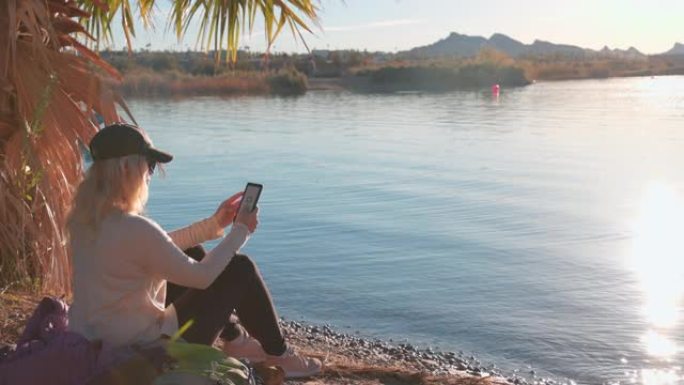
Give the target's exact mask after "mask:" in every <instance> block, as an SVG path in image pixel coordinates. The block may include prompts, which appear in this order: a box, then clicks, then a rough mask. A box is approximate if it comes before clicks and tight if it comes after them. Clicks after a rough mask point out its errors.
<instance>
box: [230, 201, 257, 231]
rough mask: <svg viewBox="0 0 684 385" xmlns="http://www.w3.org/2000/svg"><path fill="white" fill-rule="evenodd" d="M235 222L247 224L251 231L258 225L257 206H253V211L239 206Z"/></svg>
mask: <svg viewBox="0 0 684 385" xmlns="http://www.w3.org/2000/svg"><path fill="white" fill-rule="evenodd" d="M235 223H242V224H243V225H245V226H247V229H249V232H250V233H253V232H254V231H255V230H256V228H257V225H259V207H255V208H254V211H249V210H248V209H247V208H246V207H242V208H240V212H239V213H238V214H237V217H236V218H235Z"/></svg>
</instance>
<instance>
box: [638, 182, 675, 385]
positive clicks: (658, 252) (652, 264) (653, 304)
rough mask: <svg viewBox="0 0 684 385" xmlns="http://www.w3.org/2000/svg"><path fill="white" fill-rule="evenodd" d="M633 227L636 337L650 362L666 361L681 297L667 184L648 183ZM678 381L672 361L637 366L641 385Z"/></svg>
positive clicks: (671, 192) (671, 200) (670, 191)
mask: <svg viewBox="0 0 684 385" xmlns="http://www.w3.org/2000/svg"><path fill="white" fill-rule="evenodd" d="M634 230H635V237H634V243H633V249H632V252H633V255H632V266H633V268H634V271H635V272H636V274H637V275H638V277H639V280H640V282H641V288H642V290H643V301H644V303H643V314H644V317H645V319H646V320H647V322H648V325H649V326H648V330H645V332H644V335H643V337H642V342H643V346H644V350H645V352H646V353H647V354H648V355H649V356H650V357H652V359H653V361H655V362H659V363H663V364H666V363H670V362H672V360H673V359H674V358H675V357H676V356H677V354H678V353H679V352H680V351H681V347H680V346H678V345H677V343H676V341H675V340H674V339H673V337H675V335H674V333H675V331H676V327H677V326H678V324H679V323H680V322H681V319H680V318H681V314H680V313H681V309H680V308H681V303H682V299H683V296H684V201H683V200H682V197H681V196H680V195H679V194H678V193H677V191H676V190H674V189H673V188H671V187H670V186H668V185H665V184H662V183H653V184H651V185H649V187H648V189H647V190H646V192H645V194H644V197H643V199H642V202H641V205H640V216H639V219H638V221H637V223H636V226H635V229H634ZM673 364H675V363H673ZM665 366H668V365H665ZM682 380H684V377H683V376H682V375H681V370H680V368H678V367H676V366H669V367H667V368H658V369H654V368H648V369H643V370H642V371H641V382H642V383H644V384H647V385H656V384H658V385H660V384H663V385H664V384H676V383H680V381H682Z"/></svg>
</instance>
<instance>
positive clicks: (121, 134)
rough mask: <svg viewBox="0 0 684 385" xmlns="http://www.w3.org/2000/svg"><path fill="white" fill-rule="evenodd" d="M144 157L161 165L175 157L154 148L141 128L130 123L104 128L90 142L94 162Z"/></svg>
mask: <svg viewBox="0 0 684 385" xmlns="http://www.w3.org/2000/svg"><path fill="white" fill-rule="evenodd" d="M136 154H137V155H143V156H145V157H147V159H151V160H154V161H156V162H159V163H168V162H170V161H171V160H172V159H173V155H171V154H169V153H167V152H164V151H160V150H158V149H156V148H154V147H152V143H151V142H150V141H149V140H148V139H147V138H146V137H145V135H143V134H142V131H141V130H140V128H138V127H136V126H134V125H132V124H128V123H115V124H110V125H109V126H106V127H103V128H102V129H101V130H100V131H98V132H97V134H95V136H93V139H91V140H90V155H91V156H92V157H93V160H104V159H112V158H120V157H122V156H126V155H136Z"/></svg>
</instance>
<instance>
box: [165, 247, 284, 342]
mask: <svg viewBox="0 0 684 385" xmlns="http://www.w3.org/2000/svg"><path fill="white" fill-rule="evenodd" d="M185 253H186V254H187V255H189V256H190V257H191V258H193V259H195V260H197V261H199V260H201V259H202V258H203V257H204V256H205V255H206V253H205V251H204V248H202V246H195V247H193V248H190V249H188V250H185ZM171 303H173V306H174V307H175V308H176V314H177V316H178V326H179V327H182V326H183V325H184V324H185V323H186V322H188V321H189V320H193V324H192V326H191V327H190V328H189V329H188V330H187V331H186V332H185V334H183V339H185V340H186V341H188V342H193V343H200V344H207V345H211V344H213V343H214V341H216V338H218V337H219V335H220V336H221V337H222V338H224V339H227V340H232V339H234V338H236V337H238V336H239V335H240V334H241V333H242V331H241V328H243V327H244V329H245V330H247V332H249V334H250V335H252V337H254V338H256V339H257V340H258V341H259V342H260V343H261V346H262V347H263V348H264V351H265V352H266V353H268V354H271V355H280V354H282V353H284V352H285V349H286V345H285V339H284V338H283V334H282V332H281V331H280V327H279V326H278V316H277V314H276V311H275V309H274V307H273V301H272V300H271V295H270V294H269V292H268V288H266V284H265V283H264V280H263V279H262V277H261V274H260V273H259V269H257V267H256V265H255V264H254V262H252V260H251V259H249V257H247V256H246V255H242V254H236V255H235V256H234V257H233V259H232V260H231V261H230V263H229V264H228V266H226V268H225V269H224V270H223V271H222V272H221V274H219V276H218V277H217V278H216V280H215V281H214V282H213V283H212V284H211V285H209V287H208V288H206V289H204V290H200V289H190V288H186V287H182V286H178V285H175V284H173V283H171V282H168V284H167V291H166V305H167V306H168V305H169V304H171ZM235 316H237V318H238V319H239V323H238V320H237V319H236V317H235Z"/></svg>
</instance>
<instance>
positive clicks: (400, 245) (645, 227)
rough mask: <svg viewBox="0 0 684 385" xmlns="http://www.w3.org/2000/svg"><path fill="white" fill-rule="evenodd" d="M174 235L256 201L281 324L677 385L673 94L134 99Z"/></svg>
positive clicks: (683, 184)
mask: <svg viewBox="0 0 684 385" xmlns="http://www.w3.org/2000/svg"><path fill="white" fill-rule="evenodd" d="M131 108H132V110H133V112H134V114H135V115H136V118H137V119H138V122H139V123H140V124H141V125H142V126H143V127H145V128H146V129H147V130H148V131H149V132H150V133H151V135H152V137H153V139H154V140H155V144H156V145H158V146H159V147H161V148H163V149H168V150H169V151H170V152H172V153H173V154H175V156H176V157H175V160H174V161H173V162H172V163H171V164H170V165H169V167H168V168H167V176H166V178H164V179H162V178H156V179H155V180H154V181H153V184H152V194H151V199H150V203H149V213H150V215H151V216H152V217H153V218H155V219H156V220H157V221H159V222H160V223H161V224H162V225H163V226H164V227H165V228H167V229H172V228H174V227H178V226H181V225H184V224H188V223H190V222H192V221H194V220H197V219H200V218H202V217H204V216H207V215H209V214H211V213H213V211H214V210H215V208H216V205H217V204H218V203H219V202H220V201H221V200H222V199H224V198H225V197H227V196H229V195H231V194H232V193H234V192H236V191H239V190H242V188H243V186H244V184H245V182H247V181H253V182H260V183H263V184H264V186H265V189H264V192H263V194H262V201H261V204H260V207H261V211H260V216H261V225H260V227H259V230H258V232H257V233H256V234H255V235H254V236H253V237H252V239H251V240H250V242H249V244H248V245H247V247H246V248H245V251H246V252H247V253H248V254H250V255H252V256H253V257H254V259H255V260H256V261H257V262H258V264H259V265H260V267H261V269H262V272H263V274H264V275H265V277H266V280H267V283H268V284H269V285H270V288H271V290H272V292H273V294H274V297H275V301H276V304H277V307H278V309H279V311H280V314H281V315H283V316H285V317H287V318H295V319H300V318H303V319H306V320H308V321H311V322H316V323H328V322H329V323H331V324H333V325H336V326H337V327H338V328H340V329H342V330H350V331H352V330H354V331H360V332H361V333H362V334H364V335H366V336H371V337H378V338H393V339H394V341H396V342H400V341H408V342H411V343H415V344H419V345H423V346H427V345H430V346H433V347H434V346H436V347H438V348H439V349H442V350H452V351H458V350H463V351H465V352H467V353H470V352H473V353H474V354H476V355H478V356H479V357H480V358H481V359H483V360H484V361H486V362H492V363H496V364H497V365H498V366H499V367H503V368H507V369H511V370H512V369H516V368H517V369H520V370H521V372H529V371H530V369H534V370H535V371H537V373H539V374H541V375H553V376H555V377H556V378H560V379H567V380H568V381H569V380H573V381H576V382H578V383H592V384H594V383H597V384H598V383H603V382H617V381H620V382H622V383H633V382H637V383H646V384H675V383H679V384H681V383H684V379H683V377H682V376H683V375H684V372H683V371H682V369H681V367H680V366H681V364H682V362H684V319H682V318H683V316H684V309H683V308H684V297H683V296H684V151H683V150H684V77H659V78H655V79H652V78H632V79H614V80H587V81H572V82H556V83H538V84H534V85H531V86H529V87H525V88H520V89H510V90H509V89H505V90H503V91H502V94H501V96H500V97H499V98H498V99H494V98H492V96H491V95H489V94H488V93H478V92H455V93H448V94H439V95H428V94H394V95H355V94H351V93H335V92H311V93H309V94H307V95H306V96H303V97H299V98H262V97H247V98H233V99H221V98H193V99H186V100H181V101H171V100H164V101H133V102H131Z"/></svg>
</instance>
